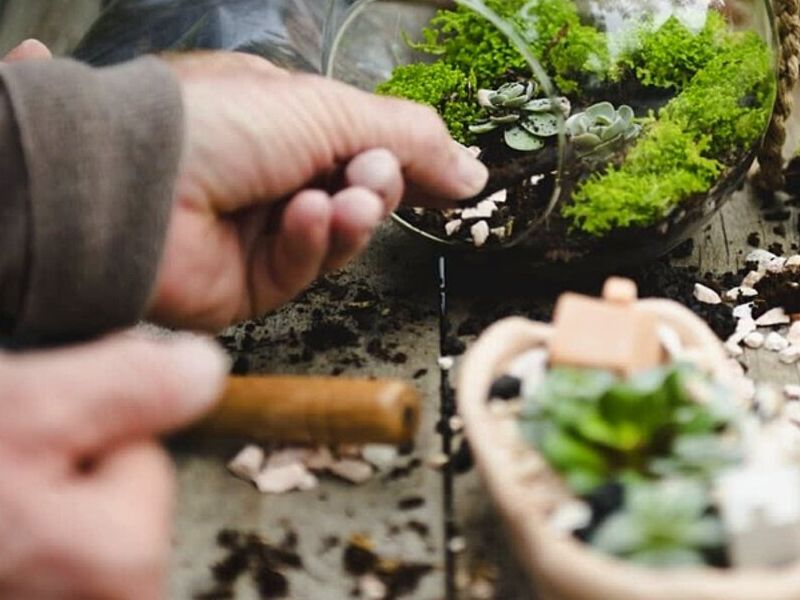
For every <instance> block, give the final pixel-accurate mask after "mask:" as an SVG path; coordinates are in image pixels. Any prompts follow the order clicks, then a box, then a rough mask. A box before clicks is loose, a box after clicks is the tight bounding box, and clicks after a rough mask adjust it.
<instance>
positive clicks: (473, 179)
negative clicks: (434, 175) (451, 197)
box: [456, 144, 489, 198]
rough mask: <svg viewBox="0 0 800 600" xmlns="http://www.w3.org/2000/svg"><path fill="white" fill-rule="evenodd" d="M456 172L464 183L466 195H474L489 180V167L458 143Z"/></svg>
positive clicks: (481, 189)
mask: <svg viewBox="0 0 800 600" xmlns="http://www.w3.org/2000/svg"><path fill="white" fill-rule="evenodd" d="M457 147H458V151H457V156H458V159H457V162H456V173H457V174H458V177H459V179H460V180H461V182H463V184H464V197H465V198H467V197H469V196H474V195H476V194H478V193H480V192H481V191H483V188H485V187H486V182H487V181H489V169H487V168H486V165H484V164H483V163H482V162H481V161H479V160H477V159H476V158H475V155H474V154H473V153H472V152H471V151H470V150H469V149H468V148H465V147H464V146H462V145H461V144H457Z"/></svg>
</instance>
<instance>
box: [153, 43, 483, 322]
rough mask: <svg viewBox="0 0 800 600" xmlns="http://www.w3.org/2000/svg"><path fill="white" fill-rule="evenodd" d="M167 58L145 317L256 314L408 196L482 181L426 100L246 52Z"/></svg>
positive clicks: (474, 188)
mask: <svg viewBox="0 0 800 600" xmlns="http://www.w3.org/2000/svg"><path fill="white" fill-rule="evenodd" d="M170 62H171V64H172V65H173V67H174V69H175V71H176V73H177V74H178V77H179V78H180V80H181V82H182V85H183V91H184V103H185V112H186V123H187V124H186V142H185V147H186V149H185V154H184V160H183V166H182V170H181V175H180V177H179V181H178V184H177V192H176V202H175V206H174V209H173V216H172V220H171V226H170V230H169V234H168V236H167V244H166V251H165V255H164V259H163V262H162V268H161V273H160V277H159V281H158V283H157V286H156V293H155V297H154V299H153V303H152V310H151V315H150V316H151V318H154V319H155V320H158V321H160V322H162V323H166V324H169V325H173V326H182V327H190V328H202V329H208V330H218V329H220V328H222V327H224V326H225V325H228V324H230V323H232V322H236V321H240V320H243V319H246V318H250V317H254V316H259V315H262V314H264V313H265V312H268V311H270V310H273V309H275V308H277V307H279V306H280V305H282V304H283V303H285V302H286V301H288V300H289V299H291V298H292V297H293V296H295V295H296V294H297V293H299V292H300V291H302V289H303V288H305V287H306V286H307V285H308V284H310V283H311V282H312V281H313V280H314V279H315V278H316V277H317V276H318V275H319V274H320V273H323V272H326V271H329V270H331V269H336V268H339V267H341V266H343V265H344V264H345V263H346V262H347V261H348V260H349V259H351V258H352V257H353V256H354V255H355V254H357V253H358V252H359V251H360V250H361V249H363V247H364V246H365V245H366V244H367V242H368V240H369V237H370V235H371V233H372V232H373V230H374V229H375V228H376V227H377V225H378V224H379V222H380V221H381V220H382V219H383V218H384V217H385V216H386V215H387V214H388V213H390V212H391V211H393V210H394V209H395V208H396V207H397V205H398V203H399V202H400V201H401V199H402V198H403V197H404V196H405V198H406V199H407V200H411V201H416V202H418V203H426V204H429V205H435V204H437V203H438V205H440V206H441V205H443V204H444V203H446V202H448V199H449V201H453V200H454V199H458V198H464V197H468V196H471V195H474V194H475V193H477V192H479V191H480V190H481V189H482V188H483V186H484V185H485V182H486V179H487V177H488V174H487V171H486V168H485V167H484V166H483V165H481V164H480V163H479V162H478V161H476V160H475V159H474V158H473V157H472V156H470V155H469V154H468V153H466V152H465V151H464V150H463V149H461V148H460V147H459V146H458V145H457V144H455V142H453V141H452V140H451V138H450V136H449V135H448V133H447V131H446V129H445V127H444V125H443V123H442V122H441V120H440V119H439V118H438V117H437V116H436V114H435V113H434V111H433V110H431V109H429V108H424V107H421V106H418V105H415V104H412V103H408V102H404V101H400V100H395V99H389V98H379V97H376V96H373V95H371V94H367V93H364V92H360V91H358V90H355V89H353V88H350V87H348V86H345V85H343V84H341V83H337V82H333V81H330V80H326V79H323V78H321V77H315V76H310V75H290V74H288V73H286V72H285V71H282V70H280V69H278V68H276V67H274V66H272V65H270V64H269V63H268V62H266V61H264V60H262V59H259V58H256V57H253V56H247V55H240V54H209V53H203V54H197V55H187V56H184V57H178V58H173V59H170ZM337 172H339V173H340V177H339V181H340V183H339V184H338V185H334V186H331V185H330V183H329V180H330V179H331V174H335V173H337ZM341 172H343V173H344V174H343V176H341ZM326 180H328V181H326Z"/></svg>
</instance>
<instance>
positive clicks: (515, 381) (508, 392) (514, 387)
mask: <svg viewBox="0 0 800 600" xmlns="http://www.w3.org/2000/svg"><path fill="white" fill-rule="evenodd" d="M521 391H522V380H521V379H519V378H518V377H513V376H512V375H503V376H502V377H498V378H497V379H495V380H494V382H493V383H492V387H491V388H490V389H489V398H488V399H489V400H513V399H514V398H519V395H520V392H521Z"/></svg>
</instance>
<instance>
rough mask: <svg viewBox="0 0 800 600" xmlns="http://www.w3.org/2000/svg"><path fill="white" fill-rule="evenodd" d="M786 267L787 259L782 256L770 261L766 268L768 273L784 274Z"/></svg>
mask: <svg viewBox="0 0 800 600" xmlns="http://www.w3.org/2000/svg"><path fill="white" fill-rule="evenodd" d="M785 265H786V259H785V258H783V257H780V256H777V257H775V258H773V259H772V260H771V261H769V262H768V263H767V264H766V265H765V268H766V270H767V273H783V269H784V266H785Z"/></svg>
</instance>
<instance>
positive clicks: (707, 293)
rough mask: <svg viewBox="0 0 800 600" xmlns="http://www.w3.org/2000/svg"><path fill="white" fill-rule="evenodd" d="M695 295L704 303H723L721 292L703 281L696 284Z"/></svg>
mask: <svg viewBox="0 0 800 600" xmlns="http://www.w3.org/2000/svg"><path fill="white" fill-rule="evenodd" d="M694 297H695V299H697V300H698V301H699V302H702V303H704V304H722V298H720V296H719V294H718V293H717V292H715V291H714V290H712V289H711V288H710V287H707V286H705V285H703V284H702V283H695V284H694Z"/></svg>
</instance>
